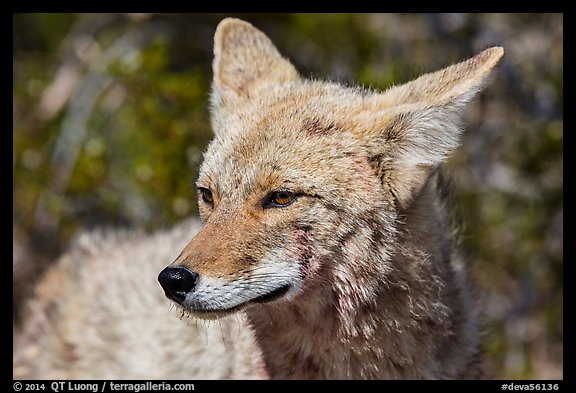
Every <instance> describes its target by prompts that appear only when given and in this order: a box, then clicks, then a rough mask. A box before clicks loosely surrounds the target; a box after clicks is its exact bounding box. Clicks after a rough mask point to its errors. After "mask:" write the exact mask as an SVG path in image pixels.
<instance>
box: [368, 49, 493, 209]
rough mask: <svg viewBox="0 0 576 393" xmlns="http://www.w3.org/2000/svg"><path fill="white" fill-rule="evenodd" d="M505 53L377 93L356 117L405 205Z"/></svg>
mask: <svg viewBox="0 0 576 393" xmlns="http://www.w3.org/2000/svg"><path fill="white" fill-rule="evenodd" d="M503 54H504V50H503V49H502V48H501V47H493V48H489V49H486V50H485V51H483V52H482V53H480V54H478V55H476V56H474V57H472V58H470V59H468V60H466V61H463V62H461V63H458V64H455V65H452V66H450V67H447V68H445V69H443V70H440V71H437V72H434V73H430V74H426V75H423V76H421V77H419V78H418V79H416V80H414V81H412V82H409V83H406V84H403V85H400V86H397V87H393V88H391V89H389V90H387V91H385V92H384V93H382V94H378V95H375V96H373V97H372V98H373V99H374V101H373V102H374V104H375V107H376V108H378V109H377V110H376V111H374V110H368V111H366V112H364V113H363V114H362V116H361V118H359V119H357V121H358V123H359V125H360V127H359V135H360V136H361V137H362V138H363V139H364V140H367V141H368V143H369V146H370V147H369V150H370V153H369V154H371V161H372V163H373V164H374V166H375V168H376V169H377V172H378V175H379V176H380V178H381V180H382V182H383V184H384V185H385V189H386V190H389V192H390V193H391V197H392V198H393V200H394V201H395V202H396V204H397V205H398V206H399V207H400V208H406V207H408V205H409V204H410V202H411V201H412V199H413V198H414V196H415V195H416V194H417V193H418V191H419V190H420V189H421V188H422V187H423V186H424V184H425V182H426V180H427V179H428V177H429V176H430V173H431V172H432V171H433V170H434V169H435V168H436V167H438V165H440V164H441V163H442V161H443V160H444V159H446V158H447V157H448V155H449V154H450V153H451V152H452V151H453V150H454V149H455V148H456V147H457V146H458V142H459V136H460V133H461V128H460V113H461V109H462V108H463V107H464V105H465V104H466V103H468V102H469V101H470V100H471V99H472V98H473V97H474V95H475V94H476V93H477V92H478V91H479V90H480V89H481V87H482V85H483V84H484V82H485V81H486V79H487V77H488V75H489V74H490V71H491V70H492V69H493V68H494V66H495V65H496V64H498V62H499V61H500V59H501V58H502V56H503Z"/></svg>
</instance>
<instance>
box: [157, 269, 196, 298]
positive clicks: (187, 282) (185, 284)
mask: <svg viewBox="0 0 576 393" xmlns="http://www.w3.org/2000/svg"><path fill="white" fill-rule="evenodd" d="M158 281H159V282H160V285H162V288H163V289H164V293H165V294H166V297H167V298H168V299H172V300H174V301H175V302H178V303H182V302H183V301H184V299H185V298H186V294H187V293H188V292H191V291H193V290H194V287H195V286H196V283H197V282H198V273H194V272H191V271H190V270H188V269H186V268H185V267H182V266H176V267H170V266H169V267H167V268H165V269H164V270H162V271H161V272H160V274H159V275H158Z"/></svg>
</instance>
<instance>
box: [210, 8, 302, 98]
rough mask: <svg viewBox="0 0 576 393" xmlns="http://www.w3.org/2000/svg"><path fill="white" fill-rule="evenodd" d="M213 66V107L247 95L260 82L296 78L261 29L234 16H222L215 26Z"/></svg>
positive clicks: (277, 81)
mask: <svg viewBox="0 0 576 393" xmlns="http://www.w3.org/2000/svg"><path fill="white" fill-rule="evenodd" d="M212 69H213V71H214V77H213V82H212V83H213V84H212V104H213V105H214V106H216V107H222V106H226V105H227V104H230V103H231V102H235V103H237V101H238V100H239V99H245V98H248V97H250V94H251V92H252V91H253V90H254V89H255V88H257V87H259V86H261V85H263V84H267V83H271V82H274V83H283V82H288V81H291V80H297V79H299V75H298V72H297V71H296V69H295V68H294V66H293V65H292V64H291V63H290V62H289V61H288V60H286V59H284V58H283V57H282V56H281V55H280V53H278V50H277V49H276V47H275V46H274V44H273V43H272V41H270V39H269V38H268V37H267V36H266V35H265V34H264V33H262V32H261V31H260V30H258V29H256V28H255V27H254V26H252V25H251V24H250V23H247V22H244V21H242V20H239V19H234V18H226V19H224V20H223V21H222V22H220V24H219V25H218V27H217V28H216V34H215V35H214V61H213V63H212Z"/></svg>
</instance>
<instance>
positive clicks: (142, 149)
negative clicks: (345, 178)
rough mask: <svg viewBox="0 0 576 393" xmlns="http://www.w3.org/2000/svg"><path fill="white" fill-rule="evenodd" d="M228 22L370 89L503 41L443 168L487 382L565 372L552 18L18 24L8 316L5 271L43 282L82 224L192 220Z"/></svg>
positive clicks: (63, 17)
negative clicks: (475, 295)
mask: <svg viewBox="0 0 576 393" xmlns="http://www.w3.org/2000/svg"><path fill="white" fill-rule="evenodd" d="M225 16H235V17H239V18H242V19H245V20H248V21H250V22H251V23H253V24H254V25H256V26H257V27H258V28H260V29H261V30H263V31H264V32H266V33H267V34H268V35H269V36H270V37H271V39H272V41H273V42H274V43H275V44H276V45H277V46H278V48H279V49H280V51H281V52H282V53H283V54H284V55H285V56H286V57H288V58H290V59H291V60H292V61H293V63H294V64H295V65H296V66H297V68H298V69H299V70H300V71H301V73H302V74H303V75H304V76H307V77H318V78H324V79H326V78H333V79H335V80H338V81H340V82H343V83H348V84H362V85H366V86H370V87H373V88H376V89H385V88H387V87H389V86H390V85H391V84H394V83H401V82H405V81H408V80H411V79H413V78H414V77H416V76H418V75H420V74H421V73H423V72H428V71H432V70H435V69H438V68H441V67H444V66H446V65H447V64H450V63H452V62H456V61H459V60H462V59H464V58H466V57H469V56H471V55H473V54H474V53H476V52H479V51H480V50H481V49H484V48H486V47H488V46H490V45H495V44H497V45H501V46H503V47H504V48H505V50H506V56H505V61H504V62H503V64H501V66H499V72H498V73H497V75H496V76H495V78H494V81H493V82H492V83H491V84H490V86H489V87H488V88H487V89H486V91H485V92H484V93H482V94H481V95H480V97H479V98H478V99H477V100H476V102H475V103H473V104H471V105H470V107H469V109H468V111H467V116H466V119H465V123H466V127H467V130H468V131H467V133H466V134H465V136H464V138H463V141H462V142H463V143H462V147H461V149H459V151H458V152H457V154H456V155H455V156H454V157H453V158H452V159H451V160H450V161H449V163H448V167H449V170H450V173H451V174H452V177H453V178H454V180H455V181H454V184H455V185H456V187H455V188H456V195H457V199H456V200H457V202H458V203H457V206H456V207H457V211H458V213H459V215H460V216H461V218H462V221H463V223H464V227H463V228H462V233H461V236H462V247H463V249H464V250H465V252H466V254H467V255H468V256H469V259H470V260H471V262H472V263H473V264H474V268H475V273H476V276H477V278H478V281H479V286H480V287H481V288H482V289H483V291H484V298H485V299H484V300H485V304H486V316H487V322H486V335H485V347H486V350H487V355H488V356H487V364H488V367H489V369H490V370H491V372H492V376H493V377H496V378H562V377H563V371H562V364H563V314H562V307H563V252H562V248H563V198H562V190H563V180H562V179H563V165H562V159H563V87H562V86H563V16H562V15H561V14H234V15H224V14H14V16H13V111H14V115H13V116H14V126H13V198H14V204H13V223H14V225H13V226H14V244H15V252H14V280H15V292H14V294H15V306H16V309H17V306H18V305H19V303H18V302H19V301H21V300H22V299H23V298H24V297H25V296H26V294H23V293H21V292H19V291H18V290H19V288H22V287H26V285H27V284H28V285H29V284H30V280H29V279H28V280H19V274H18V272H19V271H21V270H22V269H24V270H25V269H30V266H29V264H30V263H31V262H30V261H35V262H34V266H33V267H32V269H34V268H37V269H38V272H40V271H41V269H40V268H39V267H41V266H43V264H45V265H47V264H49V261H50V260H51V259H53V258H54V257H55V256H57V255H58V254H59V253H60V252H61V251H62V249H63V248H64V247H65V246H66V244H67V243H68V242H69V241H70V239H71V238H72V237H73V236H74V234H76V233H77V232H78V231H79V230H80V229H82V228H87V227H93V226H98V225H119V226H133V227H139V228H146V229H148V230H153V229H156V228H160V227H165V226H170V225H172V224H174V223H175V222H177V221H179V220H180V219H182V218H183V217H185V216H188V215H191V214H195V213H196V202H195V200H196V197H195V190H194V186H193V185H194V180H195V177H196V170H197V167H198V164H199V162H200V160H201V155H202V151H203V150H204V148H205V147H206V144H207V143H208V141H209V140H210V138H211V131H210V126H209V118H208V110H207V108H208V97H209V89H210V79H211V69H210V64H211V60H212V36H213V33H214V29H215V27H216V25H217V23H218V21H219V20H220V19H222V18H223V17H225ZM16 250H19V251H18V252H16ZM27 264H28V265H27ZM38 275H39V274H38ZM28 277H30V275H28ZM15 317H17V314H15ZM15 321H16V322H17V319H15Z"/></svg>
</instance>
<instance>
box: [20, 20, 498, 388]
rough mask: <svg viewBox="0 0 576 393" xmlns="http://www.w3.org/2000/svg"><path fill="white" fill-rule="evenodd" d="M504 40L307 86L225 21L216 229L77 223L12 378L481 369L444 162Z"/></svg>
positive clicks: (207, 214) (213, 169) (478, 372)
mask: <svg viewBox="0 0 576 393" xmlns="http://www.w3.org/2000/svg"><path fill="white" fill-rule="evenodd" d="M503 53H504V51H503V49H502V48H500V47H492V48H489V49H486V50H484V51H483V52H481V53H480V54H478V55H476V56H475V57H472V58H470V59H469V60H466V61H463V62H461V63H458V64H455V65H452V66H449V67H447V68H445V69H443V70H440V71H437V72H434V73H430V74H425V75H423V76H420V77H419V78H418V79H415V80H414V81H412V82H409V83H406V84H403V85H399V86H395V87H391V88H390V89H388V90H386V91H384V92H376V91H372V90H368V89H363V88H359V87H345V86H342V85H339V84H336V83H328V82H323V81H317V80H305V79H303V78H301V77H300V75H299V74H298V72H297V71H296V69H295V68H294V66H293V65H292V64H291V63H290V62H289V61H288V60H287V59H285V58H284V57H282V56H281V55H280V54H279V52H278V51H277V49H276V48H275V46H274V45H273V44H272V42H271V41H270V39H269V38H268V37H267V36H266V35H264V33H262V32H261V31H259V30H257V29H256V28H255V27H253V26H252V25H251V24H249V23H247V22H244V21H240V20H237V19H225V20H223V21H222V22H221V23H220V24H219V25H218V27H217V30H216V34H215V37H214V62H213V71H214V75H213V84H212V94H211V120H212V128H213V131H214V139H213V140H212V142H211V143H210V145H209V146H208V148H207V150H206V152H205V154H204V161H203V164H202V165H201V168H200V171H199V177H198V181H197V190H198V203H199V210H200V218H201V222H202V224H201V228H200V225H199V224H198V223H197V222H196V221H195V220H193V219H192V220H190V221H187V222H185V223H183V224H180V225H178V226H177V227H175V228H173V229H171V230H166V231H160V232H158V233H155V234H152V235H145V234H138V233H134V232H130V231H125V232H118V231H100V232H96V233H91V234H86V235H82V236H80V237H79V238H78V239H77V241H76V245H75V246H74V247H73V248H72V249H71V250H70V251H68V252H67V253H66V254H65V255H64V256H63V257H62V258H61V259H60V260H59V261H58V263H57V265H56V266H55V267H54V268H53V269H52V270H51V271H49V272H48V273H47V275H46V277H45V278H44V279H43V280H42V282H41V283H40V284H39V285H38V287H37V289H36V295H35V298H34V300H33V301H31V302H30V304H29V312H28V317H27V319H26V324H25V326H24V327H23V329H22V331H21V332H20V333H19V334H18V335H17V336H16V338H15V344H14V351H15V353H14V358H13V373H14V378H43V379H68V378H90V379H94V378H106V379H120V378H130V379H155V378H159V379H171V378H179V379H190V378H201V379H219V378H238V379H243V378H246V379H247V378H255V379H324V378H328V379H363V378H367V379H402V378H408V379H462V378H481V377H482V376H483V372H482V367H481V363H482V362H481V356H480V352H481V350H480V345H479V315H478V314H479V313H478V311H477V310H478V306H477V304H476V300H475V299H476V298H475V296H474V293H473V292H474V291H473V290H472V289H471V288H472V285H471V282H470V279H469V278H468V277H467V276H468V273H467V268H466V264H465V263H464V262H463V261H462V259H461V257H460V256H459V254H458V252H457V250H456V247H455V242H454V240H453V239H452V237H451V232H452V231H451V228H450V225H449V220H448V218H447V217H448V216H447V212H446V206H445V205H446V204H445V199H446V198H445V195H444V194H445V193H444V191H443V186H442V176H441V175H440V172H439V170H438V169H439V166H440V164H441V163H442V162H443V161H444V160H445V159H446V158H447V157H448V156H449V155H450V153H451V152H452V151H454V149H456V147H457V145H458V140H459V136H460V134H461V127H460V121H459V118H460V115H461V111H462V109H463V107H464V106H465V104H466V103H467V102H469V101H470V100H471V99H472V98H473V96H474V95H475V94H476V93H477V92H478V91H479V90H480V88H481V87H482V85H483V84H484V83H485V81H486V79H487V78H488V76H489V74H490V72H491V71H492V69H493V68H494V66H495V65H496V64H497V63H498V62H499V60H500V59H501V57H502V55H503ZM190 239H191V240H190ZM180 251H181V252H180ZM170 262H172V263H171V264H170ZM168 264H169V265H168ZM167 265H168V266H167ZM156 279H158V281H159V283H160V285H158V282H156ZM163 292H164V293H163ZM171 305H175V307H173V306H171ZM174 309H176V310H178V312H175V310H174ZM175 314H180V315H179V316H180V318H178V315H175Z"/></svg>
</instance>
